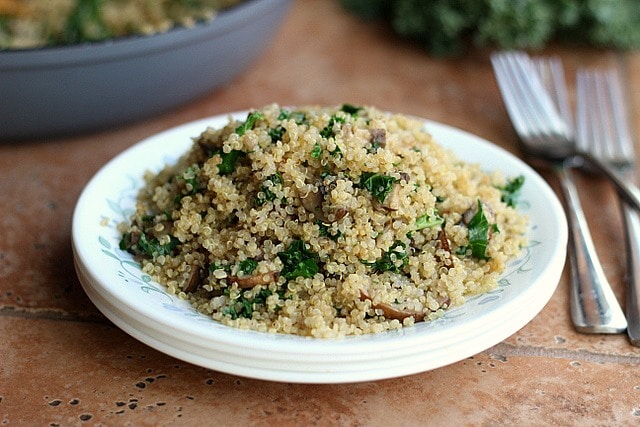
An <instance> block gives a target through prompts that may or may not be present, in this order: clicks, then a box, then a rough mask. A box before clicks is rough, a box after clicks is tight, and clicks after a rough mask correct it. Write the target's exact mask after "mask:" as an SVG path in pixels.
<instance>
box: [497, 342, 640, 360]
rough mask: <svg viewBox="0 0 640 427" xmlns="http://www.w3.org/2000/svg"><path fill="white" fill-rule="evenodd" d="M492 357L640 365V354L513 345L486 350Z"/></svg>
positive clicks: (498, 345) (501, 344) (499, 345)
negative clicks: (525, 357)
mask: <svg viewBox="0 0 640 427" xmlns="http://www.w3.org/2000/svg"><path fill="white" fill-rule="evenodd" d="M485 353H488V354H489V356H490V357H492V358H494V359H497V360H505V361H506V359H507V358H508V357H518V356H536V357H550V358H555V359H567V360H573V361H582V362H590V363H621V364H631V365H640V354H638V355H619V354H607V353H594V352H591V351H587V350H568V349H562V348H544V347H536V346H530V345H527V346H515V345H513V344H507V343H500V344H496V345H495V346H493V347H491V348H489V349H487V350H485Z"/></svg>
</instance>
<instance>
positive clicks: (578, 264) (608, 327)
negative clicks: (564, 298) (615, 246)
mask: <svg viewBox="0 0 640 427" xmlns="http://www.w3.org/2000/svg"><path fill="white" fill-rule="evenodd" d="M555 170H556V173H557V175H558V178H559V179H560V184H561V187H562V191H563V194H564V198H565V201H566V204H567V215H568V222H569V237H570V239H569V242H570V251H569V255H570V259H571V297H570V298H571V299H570V305H571V318H572V320H573V325H574V327H575V328H576V330H577V331H578V332H582V333H599V334H616V333H621V332H624V330H625V329H626V327H627V321H626V319H625V317H624V313H623V312H622V309H621V308H620V304H618V300H617V299H616V296H615V294H614V293H613V291H612V290H611V286H610V285H609V282H608V280H607V277H606V275H605V273H604V271H603V269H602V266H601V265H600V261H599V259H598V254H597V253H596V250H595V246H594V245H593V240H592V238H591V233H590V232H589V226H588V224H587V220H586V218H585V215H584V212H583V210H582V205H581V203H580V197H579V196H578V190H577V189H576V186H575V183H574V181H573V177H572V173H571V170H570V168H566V167H564V166H559V167H557V168H556V169H555Z"/></svg>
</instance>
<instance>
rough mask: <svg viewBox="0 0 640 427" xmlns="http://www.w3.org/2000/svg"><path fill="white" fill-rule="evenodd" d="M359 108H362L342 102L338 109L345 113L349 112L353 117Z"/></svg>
mask: <svg viewBox="0 0 640 427" xmlns="http://www.w3.org/2000/svg"><path fill="white" fill-rule="evenodd" d="M360 110H362V107H356V106H353V105H351V104H342V107H341V108H340V111H344V112H345V113H347V114H350V115H352V116H354V117H355V116H357V115H358V112H359V111H360Z"/></svg>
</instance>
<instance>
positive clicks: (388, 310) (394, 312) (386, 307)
mask: <svg viewBox="0 0 640 427" xmlns="http://www.w3.org/2000/svg"><path fill="white" fill-rule="evenodd" d="M360 300H361V301H366V300H369V301H371V307H373V308H374V309H376V310H382V313H383V314H384V317H386V318H387V319H395V320H399V321H401V322H402V321H403V320H404V319H407V318H409V317H413V320H414V321H415V322H422V321H423V320H424V317H425V316H426V313H423V312H419V311H415V310H398V309H397V308H395V307H393V306H391V304H386V303H377V304H375V303H374V302H373V299H372V298H371V297H370V296H369V295H368V294H367V293H366V292H365V291H363V290H362V289H361V290H360Z"/></svg>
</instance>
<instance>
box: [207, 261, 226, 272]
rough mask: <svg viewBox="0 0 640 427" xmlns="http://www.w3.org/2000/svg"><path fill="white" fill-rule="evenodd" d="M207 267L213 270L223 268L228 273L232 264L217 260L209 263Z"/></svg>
mask: <svg viewBox="0 0 640 427" xmlns="http://www.w3.org/2000/svg"><path fill="white" fill-rule="evenodd" d="M207 269H208V270H209V271H211V272H213V271H216V270H223V271H226V272H227V273H229V272H231V266H230V265H223V264H217V263H215V262H213V263H211V264H209V267H208V268H207Z"/></svg>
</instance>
